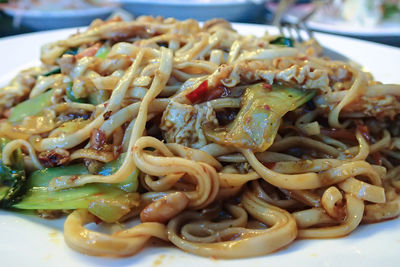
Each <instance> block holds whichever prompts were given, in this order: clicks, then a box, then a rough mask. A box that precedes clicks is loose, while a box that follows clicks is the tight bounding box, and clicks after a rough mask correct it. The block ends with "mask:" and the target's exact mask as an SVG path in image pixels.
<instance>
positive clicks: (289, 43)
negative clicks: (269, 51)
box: [269, 36, 294, 47]
mask: <svg viewBox="0 0 400 267" xmlns="http://www.w3.org/2000/svg"><path fill="white" fill-rule="evenodd" d="M269 43H270V44H274V45H282V46H287V47H293V44H294V41H293V40H292V39H291V38H286V37H283V36H280V37H278V38H276V39H275V40H272V41H270V42H269Z"/></svg>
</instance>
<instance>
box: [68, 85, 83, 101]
mask: <svg viewBox="0 0 400 267" xmlns="http://www.w3.org/2000/svg"><path fill="white" fill-rule="evenodd" d="M72 85H73V83H72V82H70V83H69V84H68V86H67V88H66V89H65V93H66V95H67V97H68V98H69V100H71V101H72V102H78V103H87V98H76V97H75V96H74V91H73V90H72Z"/></svg>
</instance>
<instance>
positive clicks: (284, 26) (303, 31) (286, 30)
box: [277, 0, 350, 61]
mask: <svg viewBox="0 0 400 267" xmlns="http://www.w3.org/2000/svg"><path fill="white" fill-rule="evenodd" d="M282 1H284V2H290V1H292V0H288V1H286V0H282ZM292 2H293V1H292ZM331 2H332V0H314V1H313V3H314V7H313V9H312V10H311V11H310V12H308V13H307V14H305V15H303V16H302V17H301V18H299V19H298V21H296V22H288V21H286V20H285V19H284V18H283V14H284V13H285V12H286V11H287V9H288V8H289V7H290V5H285V6H286V10H283V11H282V10H281V12H283V13H281V14H278V16H279V17H280V21H279V23H278V25H277V26H278V28H279V31H280V33H281V35H282V36H284V37H288V38H291V39H293V40H295V41H297V42H301V43H302V42H305V41H308V40H311V39H314V40H315V41H316V42H317V43H318V41H317V40H316V39H315V38H314V33H313V31H312V30H310V29H309V28H308V27H307V25H306V22H307V20H308V19H310V18H311V17H312V15H314V14H315V12H317V11H318V10H319V9H320V8H321V7H323V6H324V5H325V4H330V3H331ZM321 47H322V50H323V55H324V56H327V57H329V58H331V59H334V60H341V61H350V59H349V58H348V57H346V56H344V55H342V54H340V53H338V52H336V51H334V50H332V49H329V48H327V47H324V46H321Z"/></svg>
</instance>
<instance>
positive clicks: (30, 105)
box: [8, 89, 55, 123]
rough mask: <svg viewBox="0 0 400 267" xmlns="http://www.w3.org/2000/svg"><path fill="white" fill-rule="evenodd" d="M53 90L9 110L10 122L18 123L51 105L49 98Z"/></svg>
mask: <svg viewBox="0 0 400 267" xmlns="http://www.w3.org/2000/svg"><path fill="white" fill-rule="evenodd" d="M54 92H55V89H51V90H49V91H47V92H45V93H43V94H40V95H38V96H35V97H33V98H30V99H28V100H25V101H24V102H21V103H19V104H18V105H16V106H15V107H13V108H12V109H11V114H10V117H8V120H9V121H10V122H13V123H15V122H19V121H21V120H22V119H24V118H26V117H28V116H34V115H36V114H38V113H40V112H41V111H42V110H43V108H45V107H47V106H50V105H51V97H52V96H53V94H54Z"/></svg>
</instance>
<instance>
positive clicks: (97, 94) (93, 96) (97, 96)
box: [88, 90, 111, 106]
mask: <svg viewBox="0 0 400 267" xmlns="http://www.w3.org/2000/svg"><path fill="white" fill-rule="evenodd" d="M110 95H111V93H110V92H109V91H107V90H96V91H94V92H93V93H90V94H89V98H88V100H89V103H90V104H93V105H96V106H97V105H99V104H102V103H104V102H106V101H107V100H108V99H109V98H110Z"/></svg>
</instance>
